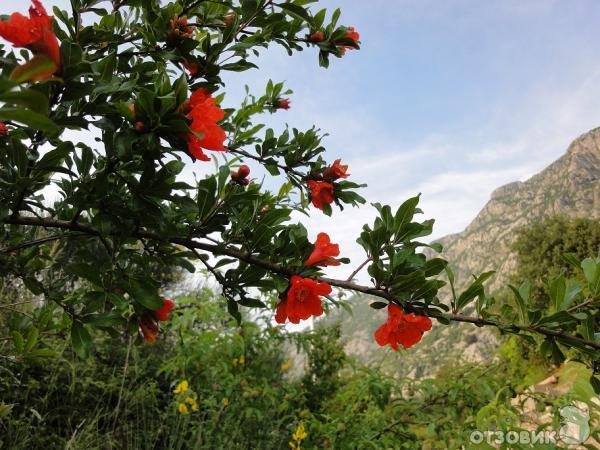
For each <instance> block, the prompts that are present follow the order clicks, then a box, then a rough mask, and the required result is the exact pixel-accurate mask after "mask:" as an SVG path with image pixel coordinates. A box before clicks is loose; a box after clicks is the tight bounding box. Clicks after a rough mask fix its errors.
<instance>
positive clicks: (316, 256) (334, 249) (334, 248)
mask: <svg viewBox="0 0 600 450" xmlns="http://www.w3.org/2000/svg"><path fill="white" fill-rule="evenodd" d="M339 254H340V246H339V245H338V244H332V243H331V240H330V239H329V235H328V234H327V233H319V234H318V235H317V240H316V241H315V248H314V249H313V251H312V253H311V254H310V256H309V257H308V259H307V260H306V261H304V265H305V266H339V265H340V264H341V263H340V262H339V261H336V260H335V259H333V258H332V257H333V256H339Z"/></svg>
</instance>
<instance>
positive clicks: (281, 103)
mask: <svg viewBox="0 0 600 450" xmlns="http://www.w3.org/2000/svg"><path fill="white" fill-rule="evenodd" d="M290 103H291V102H290V99H289V98H278V99H277V102H276V103H275V108H277V109H290Z"/></svg>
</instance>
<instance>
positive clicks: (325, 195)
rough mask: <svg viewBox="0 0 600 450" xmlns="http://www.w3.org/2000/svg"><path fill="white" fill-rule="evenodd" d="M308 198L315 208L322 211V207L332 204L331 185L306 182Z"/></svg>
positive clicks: (312, 181)
mask: <svg viewBox="0 0 600 450" xmlns="http://www.w3.org/2000/svg"><path fill="white" fill-rule="evenodd" d="M308 188H309V189H310V198H311V201H312V204H313V205H314V206H315V208H319V209H323V205H329V204H331V203H333V200H334V199H335V197H334V196H333V184H331V183H330V182H328V181H314V180H309V181H308Z"/></svg>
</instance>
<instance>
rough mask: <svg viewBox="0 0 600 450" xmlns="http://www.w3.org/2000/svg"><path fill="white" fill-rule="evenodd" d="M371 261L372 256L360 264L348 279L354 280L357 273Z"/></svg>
mask: <svg viewBox="0 0 600 450" xmlns="http://www.w3.org/2000/svg"><path fill="white" fill-rule="evenodd" d="M370 261H371V258H367V259H366V260H365V261H364V262H363V263H362V264H361V265H360V266H358V267H357V268H356V270H354V271H353V272H352V273H351V274H350V276H349V277H348V278H347V279H346V281H352V279H353V278H354V277H355V276H356V274H357V273H358V272H360V271H361V270H362V268H363V267H365V266H366V265H367V264H369V262H370Z"/></svg>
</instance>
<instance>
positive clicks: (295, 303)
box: [275, 233, 340, 323]
mask: <svg viewBox="0 0 600 450" xmlns="http://www.w3.org/2000/svg"><path fill="white" fill-rule="evenodd" d="M339 254H340V248H339V246H338V244H332V243H331V239H330V238H329V235H328V234H327V233H319V234H318V236H317V240H316V241H315V244H314V247H313V250H312V252H311V254H310V255H309V256H308V258H307V259H306V261H305V262H304V265H305V266H338V265H340V262H339V261H336V260H335V259H333V258H334V257H335V256H339ZM331 291H332V289H331V286H329V284H327V283H325V282H318V281H315V280H312V279H310V278H302V277H300V276H298V275H294V276H292V278H291V280H290V287H289V289H288V291H287V295H286V297H285V298H284V299H283V300H282V301H281V302H280V303H279V305H277V312H276V314H275V321H276V322H278V323H285V322H286V320H288V319H289V321H290V322H292V323H299V322H300V320H306V319H308V318H309V317H311V316H315V317H318V316H320V315H321V314H323V304H322V303H321V299H320V296H323V295H329V294H330V293H331Z"/></svg>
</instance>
